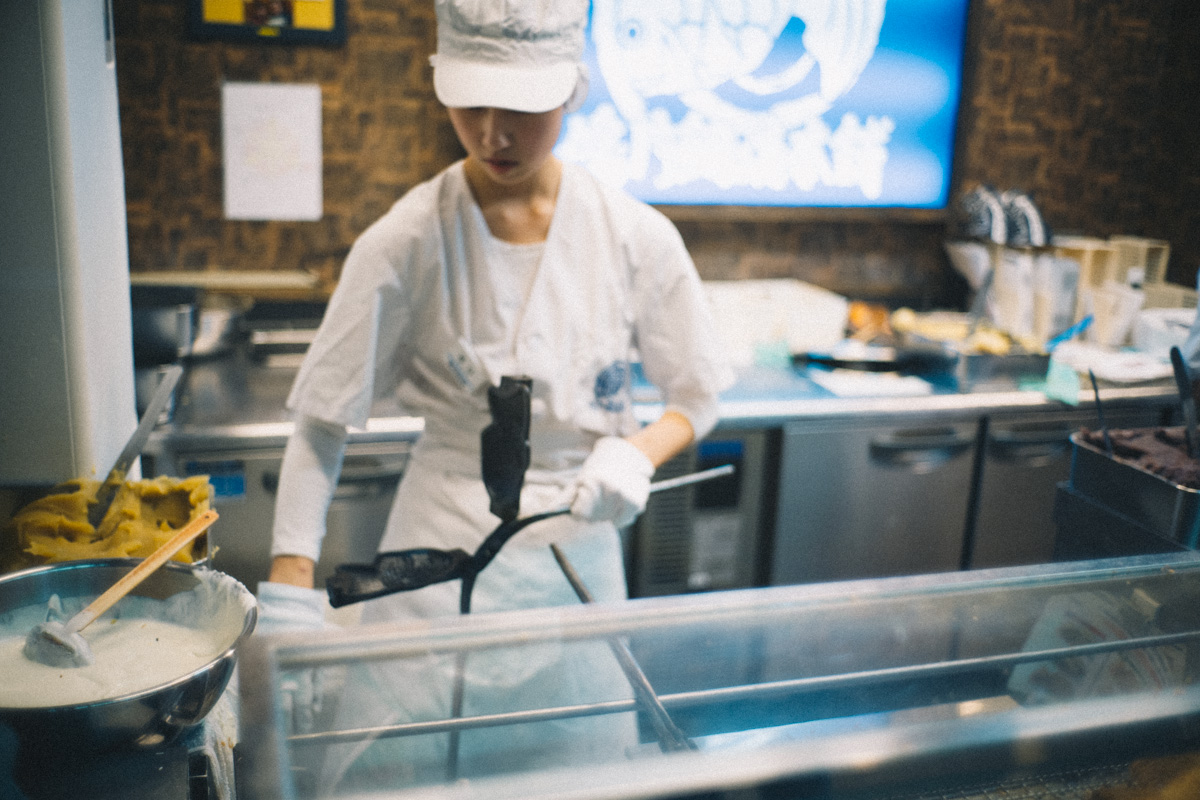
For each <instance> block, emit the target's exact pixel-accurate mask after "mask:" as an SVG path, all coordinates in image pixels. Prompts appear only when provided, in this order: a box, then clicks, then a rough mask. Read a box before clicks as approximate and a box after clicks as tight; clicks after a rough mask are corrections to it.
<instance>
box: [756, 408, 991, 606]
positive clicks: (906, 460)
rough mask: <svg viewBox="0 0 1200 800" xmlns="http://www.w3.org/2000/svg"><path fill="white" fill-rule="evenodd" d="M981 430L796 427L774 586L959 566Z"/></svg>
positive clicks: (782, 485) (786, 450)
mask: <svg viewBox="0 0 1200 800" xmlns="http://www.w3.org/2000/svg"><path fill="white" fill-rule="evenodd" d="M976 429H977V422H976V421H974V420H970V421H960V422H943V421H933V420H929V421H920V422H916V421H914V422H912V423H910V424H906V425H895V424H879V425H863V424H855V423H852V422H846V423H838V422H812V423H808V422H802V423H793V424H791V425H788V426H786V427H785V428H784V433H783V446H782V454H781V459H780V461H781V464H780V473H779V502H778V506H777V508H778V512H777V515H776V521H775V541H774V545H773V547H772V563H771V583H772V585H777V584H791V583H809V582H815V581H832V580H846V579H851V578H869V577H885V576H892V575H913V574H920V573H928V572H940V571H945V570H955V569H958V567H959V560H960V557H961V554H962V542H963V531H964V528H965V523H966V514H967V504H968V495H969V492H970V486H971V466H972V455H973V450H974V444H975V437H976Z"/></svg>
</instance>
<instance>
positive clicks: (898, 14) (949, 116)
mask: <svg viewBox="0 0 1200 800" xmlns="http://www.w3.org/2000/svg"><path fill="white" fill-rule="evenodd" d="M968 2H969V0H592V9H591V18H590V22H589V25H588V44H587V50H586V54H585V58H586V60H587V63H588V66H589V69H590V73H591V90H590V92H589V94H588V98H587V101H586V103H585V104H584V105H583V107H582V108H581V109H579V110H578V111H577V112H576V113H574V114H571V115H570V116H568V117H567V122H566V125H565V127H564V131H563V135H562V139H561V140H560V142H559V145H558V153H559V155H560V156H562V157H563V158H564V159H567V160H569V161H575V162H578V163H582V164H584V165H586V166H587V167H588V168H589V169H591V170H592V171H593V172H594V173H595V174H596V175H598V176H599V177H600V178H602V179H604V180H606V181H608V182H611V183H613V184H616V185H618V186H623V187H624V188H625V189H627V190H628V191H630V192H631V193H632V194H633V195H635V196H636V197H638V198H640V199H642V200H645V201H646V202H649V203H654V204H657V205H683V206H711V205H718V206H760V207H761V206H792V207H796V206H807V207H841V208H864V207H881V208H882V207H888V208H912V209H944V208H945V207H946V204H947V201H948V193H949V188H950V170H951V164H952V159H953V155H954V135H955V126H956V120H957V114H958V104H959V96H960V91H961V85H962V60H963V51H964V40H965V36H966V21H967V5H968Z"/></svg>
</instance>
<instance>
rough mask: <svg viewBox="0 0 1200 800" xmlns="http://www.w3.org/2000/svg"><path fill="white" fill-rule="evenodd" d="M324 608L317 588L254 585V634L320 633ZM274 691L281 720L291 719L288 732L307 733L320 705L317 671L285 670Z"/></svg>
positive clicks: (283, 584) (319, 677) (319, 673)
mask: <svg viewBox="0 0 1200 800" xmlns="http://www.w3.org/2000/svg"><path fill="white" fill-rule="evenodd" d="M328 606H329V603H328V600H327V599H326V597H325V593H324V592H322V591H320V590H318V589H304V588H302V587H299V586H290V585H288V584H286V583H273V582H271V581H262V582H261V583H259V584H258V624H257V625H255V627H254V633H255V635H259V636H269V635H271V634H275V633H289V632H294V631H316V630H320V629H321V628H323V627H325V610H326V609H327V608H328ZM276 689H277V690H278V692H279V698H280V705H281V707H282V710H283V714H284V718H285V719H289V720H291V725H292V731H294V732H296V733H308V732H309V731H311V730H312V729H313V721H314V719H315V718H316V715H317V714H319V713H320V712H321V706H322V704H323V702H324V689H323V686H322V677H321V672H320V671H318V670H313V669H302V670H289V671H286V672H284V673H283V674H282V675H281V676H280V680H279V685H278V686H277V687H276Z"/></svg>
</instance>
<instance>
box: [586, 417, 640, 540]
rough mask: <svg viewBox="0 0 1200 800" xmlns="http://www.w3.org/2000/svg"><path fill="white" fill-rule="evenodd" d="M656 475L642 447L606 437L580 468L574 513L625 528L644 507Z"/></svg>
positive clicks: (623, 440) (616, 438)
mask: <svg viewBox="0 0 1200 800" xmlns="http://www.w3.org/2000/svg"><path fill="white" fill-rule="evenodd" d="M653 476H654V464H652V463H650V459H649V458H647V457H646V456H645V454H644V453H642V451H641V450H639V449H637V447H635V446H634V445H632V444H630V443H629V441H628V440H626V439H622V438H620V437H618V436H605V437H604V438H602V439H601V440H600V441H598V442H596V446H595V447H594V448H593V449H592V454H591V455H590V456H588V457H587V460H586V461H584V462H583V468H582V469H581V470H579V477H578V478H576V480H575V486H574V497H573V498H572V500H571V513H572V514H574V515H575V516H576V517H579V518H580V519H584V520H587V521H588V522H612V523H613V524H614V525H616V526H617V527H618V528H624V527H625V526H626V525H629V524H630V523H632V522H633V521H634V520H635V519H637V517H638V515H639V514H641V513H642V511H643V510H645V508H646V500H647V499H648V498H649V497H650V478H652V477H653Z"/></svg>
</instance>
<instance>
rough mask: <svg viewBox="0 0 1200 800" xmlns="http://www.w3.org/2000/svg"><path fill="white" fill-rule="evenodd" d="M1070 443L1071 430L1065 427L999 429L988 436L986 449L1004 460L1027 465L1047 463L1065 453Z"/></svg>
mask: <svg viewBox="0 0 1200 800" xmlns="http://www.w3.org/2000/svg"><path fill="white" fill-rule="evenodd" d="M1070 445H1071V431H1070V429H1068V428H1065V427H1055V428H1042V429H1040V430H1000V431H994V432H993V433H992V434H991V435H990V436H989V437H988V451H989V453H990V454H991V455H993V456H995V457H996V458H999V459H1002V460H1005V461H1020V462H1023V463H1026V464H1029V465H1038V464H1044V463H1048V462H1049V461H1051V460H1053V459H1054V458H1056V457H1057V456H1059V455H1061V454H1062V453H1065V452H1066V450H1067V448H1068V447H1070Z"/></svg>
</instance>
